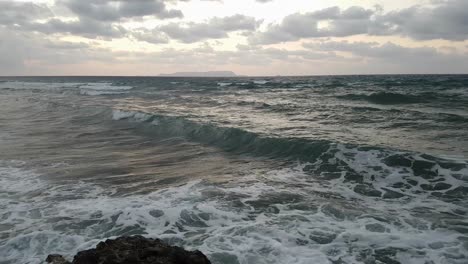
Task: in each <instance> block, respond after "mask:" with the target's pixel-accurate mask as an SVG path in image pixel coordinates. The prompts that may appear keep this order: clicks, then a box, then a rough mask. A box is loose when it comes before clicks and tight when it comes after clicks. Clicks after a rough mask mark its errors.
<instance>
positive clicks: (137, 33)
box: [130, 28, 169, 44]
mask: <svg viewBox="0 0 468 264" xmlns="http://www.w3.org/2000/svg"><path fill="white" fill-rule="evenodd" d="M130 35H131V36H132V37H133V38H134V39H136V40H139V41H145V42H148V43H152V44H161V43H168V42H169V38H168V37H167V35H166V34H164V33H162V32H161V31H160V30H159V29H157V28H155V29H146V28H139V29H135V30H132V31H131V32H130Z"/></svg>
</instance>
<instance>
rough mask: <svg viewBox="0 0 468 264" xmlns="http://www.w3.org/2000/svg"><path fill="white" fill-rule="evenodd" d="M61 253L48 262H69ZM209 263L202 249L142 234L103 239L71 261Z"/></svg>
mask: <svg viewBox="0 0 468 264" xmlns="http://www.w3.org/2000/svg"><path fill="white" fill-rule="evenodd" d="M63 260H64V258H63V257H61V256H58V255H49V256H48V257H47V260H46V261H47V263H52V264H69V263H70V262H66V261H65V262H57V261H63ZM101 263H106V264H150V263H153V264H155V263H157V264H209V263H211V262H210V261H209V260H208V258H207V257H206V256H205V255H203V253H201V252H200V251H198V250H197V251H186V250H184V249H183V248H181V247H174V246H169V245H168V244H166V243H164V242H163V241H161V240H159V239H149V238H144V237H142V236H132V237H119V238H117V239H115V240H110V239H109V240H106V241H105V242H100V243H99V244H98V245H97V246H96V248H95V249H89V250H84V251H80V252H78V254H76V255H75V257H74V258H73V262H71V264H101Z"/></svg>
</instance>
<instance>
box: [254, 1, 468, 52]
mask: <svg viewBox="0 0 468 264" xmlns="http://www.w3.org/2000/svg"><path fill="white" fill-rule="evenodd" d="M321 22H323V23H325V26H323V27H320V26H319V25H320V23H321ZM359 34H367V35H402V36H405V37H409V38H413V39H417V40H432V39H446V40H459V41H461V40H467V39H468V1H466V0H447V1H441V2H439V3H438V4H437V5H435V6H433V7H430V8H428V7H422V6H414V7H411V8H407V9H402V10H398V11H393V12H390V13H387V14H381V9H380V8H376V9H364V8H362V7H357V6H354V7H350V8H348V9H344V10H342V9H340V8H339V7H331V8H326V9H323V10H319V11H315V12H308V13H296V14H292V15H289V16H287V17H285V18H284V19H283V21H282V22H281V23H280V24H277V25H269V26H268V27H267V30H266V31H264V32H260V33H258V34H255V35H254V36H251V37H250V41H251V42H252V43H258V44H273V43H279V42H287V41H296V40H299V39H303V38H320V37H348V36H353V35H359Z"/></svg>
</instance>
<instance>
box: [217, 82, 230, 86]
mask: <svg viewBox="0 0 468 264" xmlns="http://www.w3.org/2000/svg"><path fill="white" fill-rule="evenodd" d="M231 84H232V83H230V82H219V83H218V86H221V87H224V86H229V85H231Z"/></svg>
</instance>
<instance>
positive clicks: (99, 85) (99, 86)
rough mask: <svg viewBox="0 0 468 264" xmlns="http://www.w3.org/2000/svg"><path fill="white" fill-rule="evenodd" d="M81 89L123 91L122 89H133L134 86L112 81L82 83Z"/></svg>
mask: <svg viewBox="0 0 468 264" xmlns="http://www.w3.org/2000/svg"><path fill="white" fill-rule="evenodd" d="M80 88H81V89H87V90H97V91H116V90H117V91H122V90H131V89H133V87H132V86H118V85H112V83H104V82H102V83H101V82H99V83H88V84H86V85H81V86H80Z"/></svg>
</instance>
